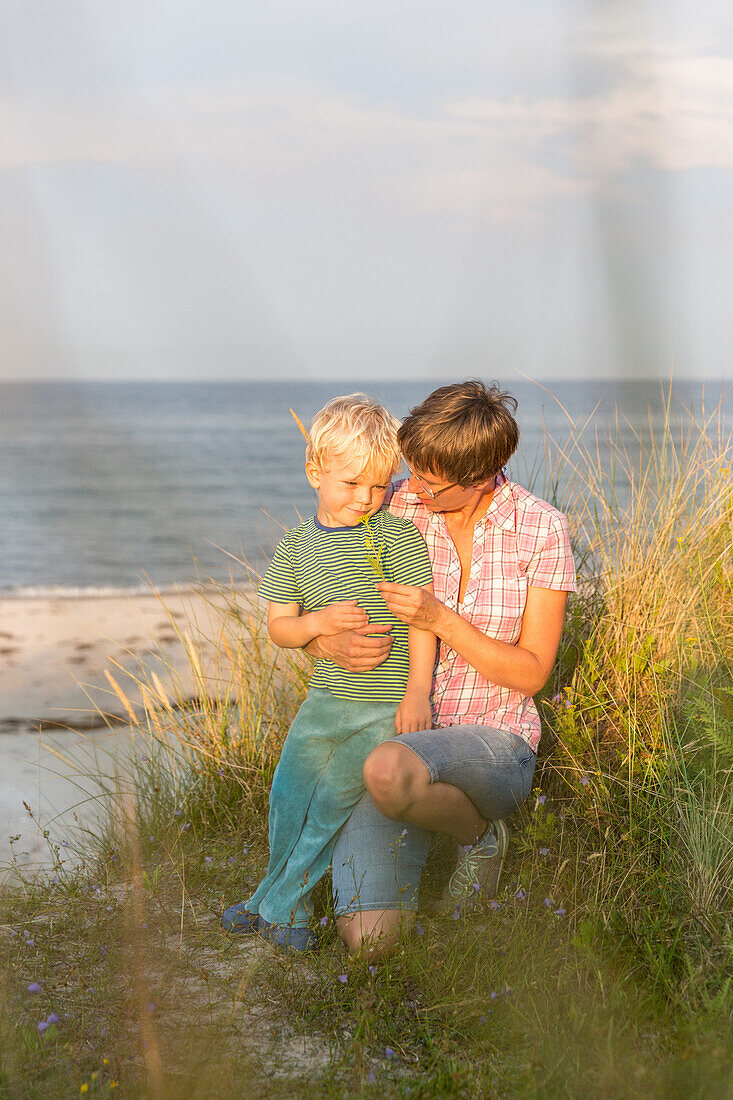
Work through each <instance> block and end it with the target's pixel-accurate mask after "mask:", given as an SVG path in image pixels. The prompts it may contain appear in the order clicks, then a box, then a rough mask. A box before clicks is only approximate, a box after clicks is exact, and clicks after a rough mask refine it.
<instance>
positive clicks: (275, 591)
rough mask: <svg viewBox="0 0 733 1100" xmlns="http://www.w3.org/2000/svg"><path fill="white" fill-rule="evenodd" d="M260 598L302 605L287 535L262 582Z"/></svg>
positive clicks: (279, 545) (273, 601)
mask: <svg viewBox="0 0 733 1100" xmlns="http://www.w3.org/2000/svg"><path fill="white" fill-rule="evenodd" d="M259 592H260V596H262V598H263V599H265V600H270V601H271V602H272V603H302V602H303V596H302V593H301V591H300V589H299V587H298V582H297V580H296V578H295V570H294V569H293V562H292V559H291V557H290V553H289V539H288V536H287V535H286V536H285V538H284V539H282V541H281V542H280V543H279V544H278V547H277V550H276V551H275V555H274V557H273V559H272V561H271V562H270V564H269V566H268V568H267V570H266V572H265V575H264V577H263V578H262V581H261V582H260V589H259Z"/></svg>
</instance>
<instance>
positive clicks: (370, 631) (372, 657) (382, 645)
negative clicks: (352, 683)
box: [303, 623, 392, 672]
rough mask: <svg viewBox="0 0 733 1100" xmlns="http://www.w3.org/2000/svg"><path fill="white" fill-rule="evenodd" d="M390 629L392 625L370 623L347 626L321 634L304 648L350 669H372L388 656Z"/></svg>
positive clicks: (390, 646)
mask: <svg viewBox="0 0 733 1100" xmlns="http://www.w3.org/2000/svg"><path fill="white" fill-rule="evenodd" d="M391 629H392V627H391V626H386V625H381V626H380V625H379V624H378V623H369V625H368V626H364V627H362V628H361V629H360V630H347V631H344V632H343V633H342V634H332V635H331V636H330V637H327V636H326V635H325V634H322V635H321V636H320V637H318V638H314V639H313V641H312V642H309V644H308V645H306V646H304V647H303V648H304V649H305V651H306V653H307V654H308V655H309V656H310V657H314V658H316V659H318V658H323V659H325V660H327V661H333V663H334V664H335V665H338V666H339V668H343V669H346V671H347V672H369V671H371V669H373V668H377V667H378V665H381V664H382V663H383V662H384V661H386V660H387V658H388V657H389V651H390V649H391V648H392V638H391V636H390V631H391Z"/></svg>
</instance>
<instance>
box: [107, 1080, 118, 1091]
mask: <svg viewBox="0 0 733 1100" xmlns="http://www.w3.org/2000/svg"><path fill="white" fill-rule="evenodd" d="M109 1087H110V1088H111V1089H116V1088H117V1081H110V1083H109Z"/></svg>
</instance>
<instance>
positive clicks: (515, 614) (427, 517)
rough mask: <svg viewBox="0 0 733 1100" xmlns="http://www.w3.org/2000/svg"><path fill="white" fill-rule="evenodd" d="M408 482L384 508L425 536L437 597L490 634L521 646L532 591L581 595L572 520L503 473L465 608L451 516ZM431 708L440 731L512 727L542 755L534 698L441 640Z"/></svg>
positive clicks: (477, 540) (479, 537) (478, 530)
mask: <svg viewBox="0 0 733 1100" xmlns="http://www.w3.org/2000/svg"><path fill="white" fill-rule="evenodd" d="M407 484H408V483H407V481H400V482H396V483H395V484H394V485H393V487H392V491H391V494H390V495H388V496H387V497H386V498H385V503H386V502H387V501H388V502H389V510H390V511H391V512H394V514H395V515H397V516H404V517H405V518H406V519H409V520H412V522H413V523H414V524H415V526H416V527H417V528H418V530H419V531H420V533H421V534H422V536H423V538H424V539H425V542H426V543H427V547H428V553H429V554H430V560H431V562H432V564H433V586H434V591H435V595H436V596H437V598H438V599H439V600H441V601H442V602H443V603H444V604H445V605H446V607H449V608H451V610H453V611H457V612H458V613H459V614H460V615H461V616H462V618H464V619H467V620H468V621H469V622H470V623H473V625H474V626H475V627H477V628H478V629H479V630H481V631H483V632H484V633H485V634H488V635H489V637H491V638H497V639H498V640H499V641H501V642H509V643H510V644H513V643H515V642H516V641H517V639H518V638H519V634H520V631H521V629H522V616H523V614H524V608H525V604H526V602H527V589H528V588H529V587H530V586H531V587H533V588H558V589H561V590H563V591H566V592H574V591H575V567H574V565H573V557H572V553H571V551H570V540H569V537H568V524H567V520H566V518H565V516H564V515H562V513H561V512H558V511H557V509H556V508H553V507H552V505H550V504H547V503H545V501H544V500H540V499H539V497H535V496H533V495H532V494H531V493H529V492H527V490H526V489H523V488H522V486H521V485H516V484H514V483H513V482H511V481H509V480H508V478H506V477H505V476H504V474H503V473H500V474H498V475H497V478H496V488H495V490H494V495H493V498H492V500H491V504H490V505H489V508H488V511H487V512H486V514H485V515H484V516H483V517H482V518H481V519H480V520H479V521H478V523H477V524H476V526H475V528H474V533H473V553H472V557H471V574H470V577H469V579H468V585H467V587H466V592H465V595H464V597H463V604H462V605H461V604H459V603H458V591H459V585H460V580H461V563H460V560H459V557H458V551H457V550H456V548H455V545H454V543H453V540H452V538H451V537H450V534H449V533H448V528H447V526H446V523H445V519H444V518H443V516H442V515H441V514H440V513H439V512H430V511H429V510H428V509H427V508H426V507H425V506H424V505H423V504H421V502H420V498H419V497H418V496H417V495H416V494H415V493H411V492H409V490H408V488H407ZM432 704H433V718H434V721H435V723H436V725H438V726H456V725H469V724H471V725H472V724H476V725H486V726H494V727H496V728H498V729H505V730H510V731H511V732H512V733H516V734H517V735H518V736H519V737H521V738H523V740H525V741H526V742H527V744H528V745H529V746H530V748H532V749H534V751H535V752H536V751H537V746H538V745H539V742H540V733H541V730H540V718H539V714H538V713H537V707H536V706H535V704H534V700H533V699H532V698H531V697H530V696H527V695H522V694H521V692H519V691H512V690H511V689H510V688H505V687H499V685H498V684H494V683H492V682H491V680H486V679H484V677H483V676H480V675H479V673H478V672H477V671H476V670H475V669H474V668H472V667H471V665H469V664H468V662H467V661H466V660H465V659H464V658H463V657H460V656H459V655H458V654H457V653H456V652H455V651H454V650H452V649H449V648H448V646H447V645H446V644H445V643H444V642H442V641H441V643H440V648H439V650H438V659H437V663H436V666H435V672H434V675H433V690H432Z"/></svg>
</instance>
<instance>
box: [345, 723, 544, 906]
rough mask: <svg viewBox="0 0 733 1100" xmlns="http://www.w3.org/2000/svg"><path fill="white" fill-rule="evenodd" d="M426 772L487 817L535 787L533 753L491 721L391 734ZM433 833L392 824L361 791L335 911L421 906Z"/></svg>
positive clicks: (348, 831)
mask: <svg viewBox="0 0 733 1100" xmlns="http://www.w3.org/2000/svg"><path fill="white" fill-rule="evenodd" d="M390 741H396V742H397V743H398V744H400V745H406V746H407V747H408V748H409V749H410V750H411V751H412V752H414V753H415V755H416V756H417V757H419V758H420V760H422V762H423V764H425V766H426V768H427V769H428V773H429V775H430V782H431V783H438V782H440V783H452V784H453V785H454V786H456V787H459V788H460V789H461V790H462V791H463V792H464V793H465V794H467V795H468V797H469V798H470V799H471V801H472V802H473V803H474V805H475V806H476V808H477V809H478V811H479V813H480V814H481V816H482V817H484V818H486V819H487V820H488V821H495V820H498V819H499V818H505V817H508V816H509V814H511V813H513V811H514V810H516V809H517V807H518V806H521V805H522V803H523V802H524V800H525V799H526V797H527V795H528V794H529V792H530V790H531V789H532V779H533V776H534V769H535V763H536V759H537V757H536V755H535V753H534V752H533V751H532V749H531V748H530V747H529V745H528V744H527V743H526V741H523V740H522V738H520V737H518V736H517V735H516V734H514V733H510V732H508V731H507V730H499V729H494V728H493V727H492V726H478V725H475V726H474V725H470V726H469V725H466V726H446V727H445V728H444V729H437V730H422V731H420V732H419V733H405V734H402V735H401V736H400V737H392V738H390ZM432 840H433V834H432V833H430V832H428V831H427V830H425V829H420V828H418V827H417V826H416V825H408V824H406V823H405V822H398V821H392V820H391V819H390V818H387V817H385V816H384V815H383V814H381V813H380V812H379V811H378V810H377V809H376V808H375V806H374V803H373V802H372V800H371V797H370V796H369V794H368V793H366V794H364V795H363V796H362V798H361V800H360V801H359V802H358V803H357V805H356V806H355V808H354V810H353V811H352V813H351V817H350V818H349V819H348V821H347V822H346V824H345V825H344V826H343V828H342V829H341V832H340V833H339V836H338V839H337V841H336V847H335V849H334V852H333V860H332V871H333V894H334V908H335V912H336V915H337V916H344V915H345V914H347V913H355V912H358V911H359V910H366V909H404V910H408V911H414V910H416V909H417V906H418V890H419V887H420V878H421V876H422V872H423V868H424V866H425V861H426V860H427V857H428V852H429V850H430V847H431V844H432Z"/></svg>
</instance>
